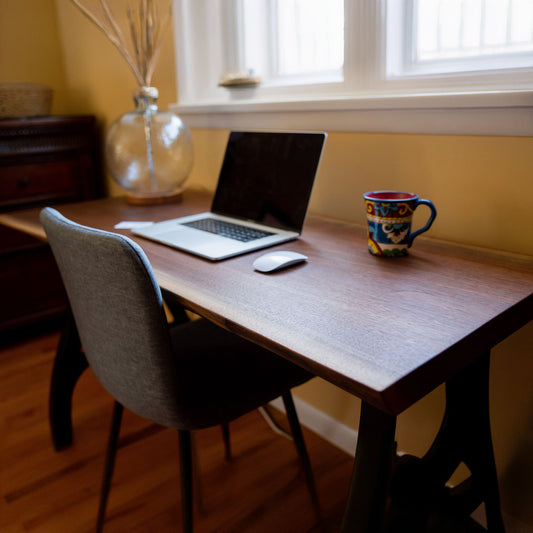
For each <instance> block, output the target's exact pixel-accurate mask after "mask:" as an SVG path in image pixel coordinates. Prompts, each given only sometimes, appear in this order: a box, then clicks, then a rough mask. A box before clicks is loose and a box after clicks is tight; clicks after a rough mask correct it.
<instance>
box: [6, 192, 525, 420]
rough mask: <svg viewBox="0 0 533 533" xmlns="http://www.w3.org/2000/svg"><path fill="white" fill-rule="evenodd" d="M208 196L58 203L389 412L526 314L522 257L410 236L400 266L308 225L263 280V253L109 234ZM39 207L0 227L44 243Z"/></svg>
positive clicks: (362, 244) (264, 340) (325, 227)
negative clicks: (294, 260)
mask: <svg viewBox="0 0 533 533" xmlns="http://www.w3.org/2000/svg"><path fill="white" fill-rule="evenodd" d="M209 202H210V196H209V195H207V194H203V193H197V192H192V191H190V192H187V193H186V194H185V197H184V200H183V202H182V203H178V204H168V205H157V206H150V207H146V206H133V205H129V204H128V203H126V201H125V200H124V199H122V198H118V199H117V198H114V199H104V200H96V201H90V202H83V203H76V204H66V205H61V206H58V209H59V211H60V212H61V213H62V214H64V215H65V216H66V217H68V218H70V219H72V220H74V221H76V222H78V223H80V224H84V225H88V226H93V227H97V228H101V229H105V230H110V231H116V232H119V233H123V234H125V235H128V236H129V237H131V238H133V239H134V240H135V241H136V242H138V243H139V244H140V246H141V247H142V248H143V249H144V250H145V252H146V254H147V256H148V258H149V260H150V262H151V264H152V266H153V268H154V271H155V274H156V277H157V280H158V282H159V284H160V285H161V287H162V288H163V289H166V290H168V291H169V292H171V293H173V294H174V295H176V297H177V298H178V300H179V301H180V302H181V303H182V304H183V305H184V306H185V307H187V308H189V309H191V310H192V311H195V312H197V313H198V314H200V315H202V316H204V317H206V318H208V319H210V320H212V321H213V322H216V323H217V324H219V325H221V326H223V327H225V328H226V329H228V330H230V331H233V332H236V333H238V334H239V335H241V336H243V337H246V338H248V339H250V340H252V341H254V342H256V343H258V344H261V345H263V346H266V347H268V348H269V349H271V350H272V351H274V352H276V353H278V354H280V355H282V356H283V357H286V358H287V359H290V360H292V361H295V362H296V363H298V364H299V365H301V366H303V367H305V368H307V369H309V370H310V371H311V372H313V373H314V374H315V375H318V376H320V377H322V378H324V379H326V380H328V381H330V382H332V383H334V384H336V385H337V386H339V387H341V388H342V389H344V390H346V391H348V392H350V393H352V394H354V395H355V396H358V397H359V398H361V399H362V400H364V401H366V402H368V403H369V404H371V405H374V406H375V407H377V408H378V409H380V410H381V411H384V412H386V413H389V414H391V415H397V414H399V413H400V412H402V411H403V410H404V409H406V408H407V407H409V406H410V405H411V404H412V403H414V402H415V401H417V400H418V399H420V398H422V397H423V396H424V395H426V394H427V393H428V392H430V391H431V390H432V389H434V388H435V387H437V386H438V385H440V384H441V383H443V382H445V381H446V380H448V379H449V378H450V377H452V376H453V375H455V374H456V373H457V372H458V371H459V370H461V369H462V368H464V367H465V366H466V365H467V364H469V363H471V362H472V361H474V360H475V359H476V358H477V357H479V356H480V355H481V354H483V353H486V352H488V351H489V350H490V349H491V348H492V347H493V346H495V345H496V344H497V343H499V342H500V341H502V340H503V339H505V338H506V337H507V336H509V335H510V334H511V333H513V332H514V331H516V330H517V329H519V328H520V327H521V326H522V325H524V324H526V323H527V322H529V321H530V320H531V318H532V316H533V295H532V293H533V259H532V258H531V257H524V256H516V255H507V254H499V253H495V252H490V251H485V250H478V249H476V250H474V249H470V248H466V247H459V246H454V245H450V244H444V243H440V242H434V241H432V240H431V239H422V238H421V239H418V240H417V241H416V243H415V245H414V247H413V248H412V250H411V255H410V256H408V257H405V258H392V259H388V258H385V259H383V258H377V257H374V256H372V255H370V254H369V253H368V250H367V244H366V230H365V229H364V228H361V227H358V226H356V225H353V224H351V223H345V222H342V221H338V220H332V219H328V218H322V217H314V216H309V217H308V218H307V220H306V223H305V227H304V232H303V235H302V237H301V238H300V239H299V240H297V241H294V242H290V243H287V244H284V245H281V246H278V248H280V249H290V250H294V251H297V252H301V253H304V254H306V255H307V256H308V257H309V260H308V262H307V263H304V264H301V265H299V266H296V267H293V268H290V269H287V270H283V271H280V272H278V273H274V274H270V275H265V274H260V273H258V272H255V271H254V269H253V267H252V262H253V260H254V259H255V258H256V257H258V256H259V255H261V254H263V253H265V251H266V250H262V251H258V252H252V253H250V254H247V255H243V256H240V257H236V258H232V259H228V260H225V261H222V262H218V263H212V262H209V261H206V260H203V259H200V258H198V257H195V256H192V255H188V254H186V253H183V252H179V251H177V250H174V249H172V248H169V247H165V246H162V245H160V244H156V243H152V242H150V241H147V240H144V239H141V238H137V237H134V236H133V235H132V234H131V232H130V231H129V230H124V231H120V230H115V229H114V225H115V224H116V223H117V222H120V221H122V220H153V221H157V220H164V219H169V218H175V217H178V216H182V215H186V214H190V213H194V212H200V211H203V210H207V209H208V206H209ZM38 213H39V209H29V210H25V211H18V212H16V213H10V214H4V215H0V223H3V224H6V225H9V226H11V227H15V228H18V229H21V230H22V231H25V232H27V233H31V234H33V235H36V236H40V237H42V238H44V232H43V230H42V228H41V227H40V225H39V223H38V218H37V215H38Z"/></svg>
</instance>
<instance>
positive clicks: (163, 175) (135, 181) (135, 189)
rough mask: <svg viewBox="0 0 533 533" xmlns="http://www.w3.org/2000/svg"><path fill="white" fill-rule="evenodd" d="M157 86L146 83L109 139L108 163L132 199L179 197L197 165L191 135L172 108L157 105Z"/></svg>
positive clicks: (109, 168) (113, 176)
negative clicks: (146, 85) (162, 108)
mask: <svg viewBox="0 0 533 533" xmlns="http://www.w3.org/2000/svg"><path fill="white" fill-rule="evenodd" d="M157 98H158V91H157V89H156V88H155V87H141V89H140V91H139V92H138V93H137V94H135V96H134V101H135V110H134V111H133V112H131V113H126V114H124V115H122V116H121V117H119V118H118V119H117V120H116V121H115V122H114V123H113V124H112V125H111V127H110V128H109V131H108V133H107V136H106V140H105V161H106V167H107V169H108V171H109V173H110V174H111V176H112V178H113V179H114V180H115V181H116V182H117V183H118V184H119V185H120V186H121V187H122V188H123V189H125V190H126V191H127V192H128V199H129V200H130V201H131V202H133V203H155V202H159V201H170V200H173V199H176V198H177V197H179V195H180V194H181V191H182V190H183V183H184V182H185V180H186V179H187V177H188V175H189V173H190V171H191V168H192V164H193V146H192V141H191V135H190V133H189V130H188V128H187V126H186V125H185V124H184V123H183V121H182V120H181V119H180V118H179V117H178V115H176V114H175V113H173V112H171V111H160V110H159V109H158V108H157Z"/></svg>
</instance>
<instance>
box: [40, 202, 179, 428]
mask: <svg viewBox="0 0 533 533" xmlns="http://www.w3.org/2000/svg"><path fill="white" fill-rule="evenodd" d="M41 223H42V225H43V227H44V229H45V232H46V235H47V238H48V242H49V243H50V246H51V248H52V252H53V254H54V257H55V259H56V262H57V265H58V267H59V270H60V272H61V276H62V278H63V283H64V285H65V289H66V291H67V295H68V298H69V302H70V305H71V308H72V312H73V315H74V319H75V322H76V326H77V328H78V333H79V335H80V339H81V343H82V347H83V350H84V352H85V355H86V357H87V360H88V362H89V365H90V366H91V368H92V370H93V372H94V374H95V375H96V377H97V378H98V380H99V381H100V383H101V384H102V385H103V386H104V388H105V389H107V391H108V392H109V393H110V394H111V395H112V396H113V397H114V398H115V399H116V400H117V401H118V402H120V403H121V404H122V405H124V406H125V407H126V408H128V409H130V410H131V411H133V412H135V413H137V414H138V415H140V416H142V417H144V418H147V419H149V420H152V421H154V422H157V423H158V424H162V425H165V426H170V427H179V425H180V424H179V419H180V412H179V409H180V407H179V406H180V405H182V403H183V402H181V401H180V398H179V393H180V387H179V383H178V376H177V371H176V366H175V360H174V357H173V355H172V348H171V341H170V335H169V331H168V326H167V322H166V319H165V313H164V308H163V300H162V297H161V291H160V289H159V286H158V284H157V282H156V281H155V277H154V274H153V271H152V268H151V266H150V263H149V262H148V259H147V258H146V255H145V254H144V252H143V251H142V249H141V248H140V247H139V246H138V245H137V244H135V243H134V242H133V241H132V240H131V239H128V238H127V237H124V236H122V235H118V234H115V233H109V232H105V231H101V230H97V229H93V228H88V227H85V226H81V225H79V224H76V223H74V222H72V221H70V220H68V219H66V218H65V217H63V216H62V215H61V214H60V213H59V212H58V211H56V210H55V209H51V208H45V209H43V210H42V212H41Z"/></svg>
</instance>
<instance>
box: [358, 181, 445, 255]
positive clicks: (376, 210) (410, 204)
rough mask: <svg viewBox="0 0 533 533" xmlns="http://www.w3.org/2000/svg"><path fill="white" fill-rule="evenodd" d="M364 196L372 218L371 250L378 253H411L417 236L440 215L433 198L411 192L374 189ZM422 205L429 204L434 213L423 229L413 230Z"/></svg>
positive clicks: (370, 224)
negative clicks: (432, 200) (424, 198)
mask: <svg viewBox="0 0 533 533" xmlns="http://www.w3.org/2000/svg"><path fill="white" fill-rule="evenodd" d="M363 197H364V199H365V203H366V217H367V220H368V250H369V252H370V253H371V254H374V255H380V256H386V257H397V256H402V255H407V250H408V248H410V247H411V245H412V244H413V241H414V239H415V237H418V235H420V234H421V233H424V232H425V231H427V230H428V229H429V228H430V227H431V224H433V221H434V220H435V217H436V216H437V210H436V209H435V206H434V205H433V203H432V202H431V201H429V200H423V199H419V198H418V195H416V194H413V193H410V192H400V191H372V192H367V193H365V194H364V195H363ZM419 205H427V206H428V207H429V208H430V209H431V214H430V216H429V220H428V221H427V223H426V225H425V226H424V227H423V228H421V229H419V230H417V231H415V232H413V233H411V220H412V218H413V213H414V211H415V209H416V208H417V207H418V206H419Z"/></svg>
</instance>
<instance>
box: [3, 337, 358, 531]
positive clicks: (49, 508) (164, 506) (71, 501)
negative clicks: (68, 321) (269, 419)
mask: <svg viewBox="0 0 533 533" xmlns="http://www.w3.org/2000/svg"><path fill="white" fill-rule="evenodd" d="M58 338H59V335H58V333H56V332H53V333H45V334H40V335H38V336H35V337H33V338H29V339H25V340H21V341H17V342H14V341H13V340H12V341H11V342H9V343H7V344H6V342H5V340H4V344H3V345H2V344H0V405H1V426H0V493H1V497H2V498H1V501H0V532H2V533H22V532H32V533H86V532H90V531H94V524H95V521H96V511H97V504H98V494H99V490H100V480H101V474H102V468H103V459H104V450H105V445H106V439H107V432H108V426H109V423H110V417H111V409H112V399H111V398H110V396H109V395H108V394H107V393H106V392H105V391H104V390H103V389H102V387H101V386H100V385H99V384H98V382H97V381H96V379H95V378H94V376H93V375H92V373H91V372H90V371H87V372H85V374H84V375H83V376H82V378H81V380H80V382H79V383H78V386H77V389H76V391H75V394H74V399H73V413H74V419H73V420H74V444H73V446H71V447H70V448H68V449H66V450H64V451H62V452H59V453H57V452H55V451H54V450H53V447H52V444H51V440H50V436H49V429H48V418H47V417H48V412H47V408H48V385H49V379H50V372H51V367H52V361H53V357H54V353H55V349H56V346H57V342H58ZM280 420H281V421H282V422H284V420H283V417H281V415H280ZM230 429H231V443H232V452H233V459H232V460H231V461H229V462H228V461H226V460H225V459H224V446H223V442H222V437H221V432H220V429H219V428H213V429H209V430H203V431H199V432H196V433H195V439H196V445H197V452H198V464H199V470H200V480H201V496H202V498H201V501H197V503H198V505H197V506H196V510H195V513H196V514H195V521H196V524H195V526H196V532H197V533H202V532H205V533H208V532H209V533H211V532H222V533H223V532H228V533H233V532H238V533H246V532H249V533H252V532H253V533H272V532H276V533H300V532H301V533H304V532H319V531H320V532H333V531H338V529H339V525H340V521H341V518H342V512H343V506H344V502H345V499H346V494H347V490H348V483H349V477H350V473H351V465H352V459H351V458H350V457H349V456H348V455H346V454H345V453H344V452H342V451H340V450H338V449H337V448H335V447H333V446H332V445H330V444H328V443H327V442H325V441H324V440H322V439H321V438H319V437H318V436H316V435H315V434H313V433H311V432H310V431H307V430H305V429H304V436H305V439H306V443H307V446H308V450H309V455H310V458H311V463H312V465H313V471H314V474H315V478H316V482H317V488H318V493H319V498H320V502H321V507H322V514H323V517H324V519H323V524H322V528H321V527H320V526H318V525H317V523H316V519H315V516H314V514H313V510H312V507H311V503H310V498H309V495H308V492H307V489H306V485H305V482H304V480H303V475H302V473H301V471H300V469H299V462H298V458H297V455H296V451H295V449H294V446H293V444H292V443H291V442H289V441H288V440H287V439H285V438H283V437H281V436H279V435H277V434H275V433H274V432H273V431H272V430H271V429H270V428H269V427H268V425H267V424H266V422H265V421H264V419H263V418H262V416H261V415H260V414H259V412H257V411H255V412H253V413H251V414H249V415H247V416H245V417H242V418H241V419H239V420H236V421H235V422H233V423H232V424H231V425H230ZM197 500H198V499H197ZM180 514H181V511H180V489H179V466H178V457H177V434H176V432H175V431H172V430H169V429H164V428H161V427H159V426H156V425H154V424H151V423H149V422H146V421H144V420H142V419H140V418H139V417H137V416H135V415H133V414H131V413H129V412H125V414H124V419H123V424H122V430H121V441H120V449H119V451H118V455H117V464H116V470H115V475H114V478H113V485H112V488H111V495H110V498H109V505H108V512H107V521H106V527H105V531H106V533H113V532H115V533H119V532H128V533H130V532H131V533H134V532H138V533H141V532H158V533H159V532H161V533H164V532H166V531H169V532H170V531H180V526H179V525H180Z"/></svg>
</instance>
